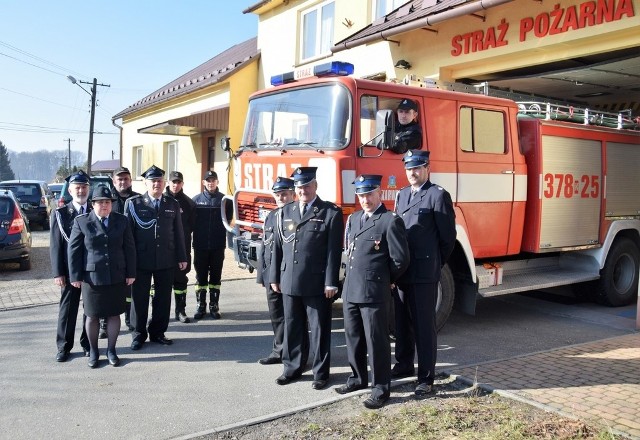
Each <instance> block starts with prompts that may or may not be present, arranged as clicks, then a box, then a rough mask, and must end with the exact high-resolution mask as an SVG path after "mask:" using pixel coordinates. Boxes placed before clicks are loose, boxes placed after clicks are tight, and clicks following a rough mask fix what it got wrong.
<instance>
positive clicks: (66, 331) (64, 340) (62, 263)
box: [49, 170, 91, 362]
mask: <svg viewBox="0 0 640 440" xmlns="http://www.w3.org/2000/svg"><path fill="white" fill-rule="evenodd" d="M65 180H66V181H67V182H69V194H71V198H72V200H71V201H70V202H69V203H67V204H66V205H65V206H63V207H61V208H58V209H56V211H55V214H54V215H52V216H51V228H50V230H51V232H50V245H49V252H50V257H51V271H52V272H53V280H54V282H55V284H56V285H57V286H58V287H60V308H59V311H58V329H57V333H56V345H57V346H58V354H57V355H56V361H58V362H65V361H66V360H67V359H68V358H69V353H70V352H71V349H72V348H73V338H74V335H75V331H76V320H77V319H78V308H79V307H80V296H81V293H80V289H78V288H76V287H73V286H72V285H71V282H70V281H69V260H68V258H69V257H68V254H67V246H68V243H69V236H70V235H71V228H72V227H73V221H74V220H75V218H76V216H78V215H80V214H84V213H87V212H89V211H91V204H90V203H89V202H88V201H87V199H88V197H89V176H88V175H87V174H86V173H85V172H84V171H82V170H80V171H78V172H77V173H75V174H72V175H70V176H68V177H67V178H66V179H65ZM85 321H86V318H85V316H84V314H83V320H82V334H81V335H80V345H81V346H82V349H83V351H84V355H85V356H89V340H88V339H87V332H86V331H85Z"/></svg>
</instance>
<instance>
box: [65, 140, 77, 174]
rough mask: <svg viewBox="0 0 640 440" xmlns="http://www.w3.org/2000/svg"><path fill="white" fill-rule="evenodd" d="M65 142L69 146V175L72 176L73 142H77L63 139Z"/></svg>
mask: <svg viewBox="0 0 640 440" xmlns="http://www.w3.org/2000/svg"><path fill="white" fill-rule="evenodd" d="M62 140H63V141H65V142H67V145H68V146H69V156H68V158H69V174H71V142H75V141H76V140H75V139H62Z"/></svg>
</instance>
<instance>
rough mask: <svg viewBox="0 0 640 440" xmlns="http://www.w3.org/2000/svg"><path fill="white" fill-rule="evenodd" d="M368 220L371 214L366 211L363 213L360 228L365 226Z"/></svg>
mask: <svg viewBox="0 0 640 440" xmlns="http://www.w3.org/2000/svg"><path fill="white" fill-rule="evenodd" d="M367 220H369V214H367V213H366V212H365V213H364V214H362V217H360V228H364V224H365V223H366V222H367Z"/></svg>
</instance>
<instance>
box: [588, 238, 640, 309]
mask: <svg viewBox="0 0 640 440" xmlns="http://www.w3.org/2000/svg"><path fill="white" fill-rule="evenodd" d="M639 264H640V251H639V250H638V247H637V246H636V244H635V243H634V242H633V241H632V240H631V239H629V238H626V237H621V238H618V239H616V241H615V242H614V243H613V245H612V246H611V249H610V251H609V255H607V260H606V261H605V264H604V268H603V269H602V270H601V271H600V280H599V281H598V288H597V290H596V292H595V293H596V297H595V300H596V301H597V302H598V303H600V304H604V305H607V306H612V307H618V306H625V305H628V304H631V303H632V302H633V301H634V299H635V295H636V293H637V292H638V267H639V266H638V265H639Z"/></svg>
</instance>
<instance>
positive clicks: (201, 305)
mask: <svg viewBox="0 0 640 440" xmlns="http://www.w3.org/2000/svg"><path fill="white" fill-rule="evenodd" d="M196 298H197V299H198V310H197V311H196V313H195V315H193V319H202V318H204V315H205V314H206V313H207V291H206V289H200V290H196Z"/></svg>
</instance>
